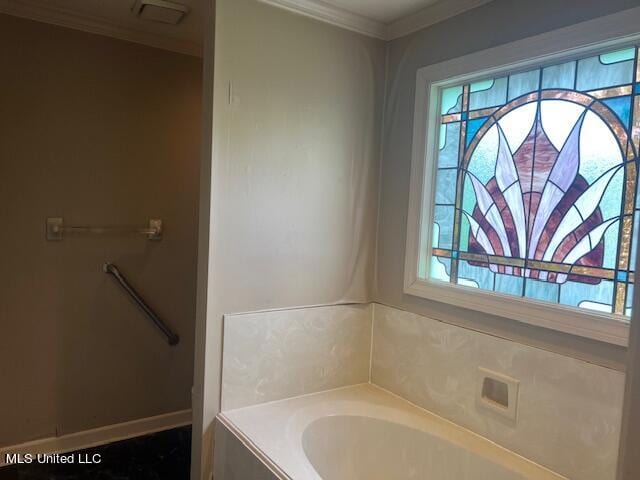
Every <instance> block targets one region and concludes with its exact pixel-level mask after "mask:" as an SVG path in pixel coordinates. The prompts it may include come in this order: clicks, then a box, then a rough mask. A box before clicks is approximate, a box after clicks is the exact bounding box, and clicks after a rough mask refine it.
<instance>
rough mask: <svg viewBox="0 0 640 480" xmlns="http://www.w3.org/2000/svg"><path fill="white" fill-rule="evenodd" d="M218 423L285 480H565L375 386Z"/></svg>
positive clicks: (253, 409)
mask: <svg viewBox="0 0 640 480" xmlns="http://www.w3.org/2000/svg"><path fill="white" fill-rule="evenodd" d="M218 418H219V421H220V422H221V423H222V425H224V426H225V427H227V428H228V429H229V430H230V431H231V432H233V433H234V434H235V435H236V436H237V437H238V438H239V439H241V440H242V441H243V443H244V445H245V446H246V447H247V448H248V449H249V450H252V451H253V453H254V454H256V455H257V456H258V458H260V459H261V460H262V461H263V462H264V463H265V464H266V465H267V466H268V467H269V469H270V470H271V471H272V472H273V473H274V477H275V478H280V479H286V480H289V479H291V480H320V479H321V478H324V480H347V479H353V478H368V479H371V480H377V479H382V478H385V479H386V478H391V477H388V474H389V472H395V474H394V476H393V478H394V479H396V480H404V479H413V478H415V479H422V478H425V474H433V475H435V476H434V478H438V479H439V480H462V479H468V480H472V479H473V480H475V479H478V480H480V479H483V480H484V479H488V478H491V479H492V480H525V479H531V480H563V479H565V480H566V477H562V476H560V475H558V474H555V473H553V472H552V471H550V470H548V469H546V468H544V467H542V466H540V465H537V464H535V463H533V462H531V461H529V460H527V459H525V458H523V457H521V456H519V455H517V454H514V453H512V452H510V451H508V450H506V449H504V448H502V447H500V446H498V445H496V444H495V443H492V442H490V441H489V440H487V439H485V438H483V437H481V436H479V435H477V434H474V433H473V432H470V431H469V430H466V429H464V428H462V427H460V426H457V425H455V424H453V423H452V422H449V421H447V420H445V419H443V418H441V417H439V416H437V415H434V414H432V413H430V412H427V411H425V410H423V409H421V408H419V407H417V406H415V405H412V404H410V403H409V402H407V401H406V400H403V399H401V398H400V397H398V396H396V395H394V394H392V393H390V392H387V391H385V390H384V389H381V388H379V387H376V386H375V385H371V384H362V385H356V386H352V387H344V388H339V389H335V390H330V391H326V392H321V393H315V394H309V395H303V396H300V397H296V398H291V399H286V400H280V401H274V402H270V403H264V404H260V405H254V406H250V407H245V408H241V409H237V410H231V411H226V412H223V413H220V414H219V416H218ZM340 451H342V452H343V453H347V455H340V454H339V452H340ZM358 452H360V453H358ZM372 457H376V458H372ZM367 459H368V460H367ZM408 460H409V461H408ZM351 461H353V464H350V462H351ZM312 462H313V465H312ZM314 466H315V468H314ZM316 468H317V470H318V471H319V472H320V473H321V474H322V475H323V477H321V476H320V475H319V474H318V471H316ZM384 469H391V470H389V472H386V473H385V471H384ZM222 480H224V479H222Z"/></svg>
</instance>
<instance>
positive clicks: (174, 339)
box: [103, 262, 180, 346]
mask: <svg viewBox="0 0 640 480" xmlns="http://www.w3.org/2000/svg"><path fill="white" fill-rule="evenodd" d="M103 270H104V271H105V273H108V274H109V275H113V277H114V278H115V279H116V280H117V281H118V283H119V284H120V286H121V287H122V288H123V289H124V291H126V292H127V293H128V294H129V296H130V297H131V298H132V299H133V300H134V301H135V302H136V303H137V304H138V306H139V307H140V308H141V309H142V311H143V312H144V313H146V314H147V317H149V318H150V319H151V321H152V322H153V323H154V324H155V326H156V327H158V328H159V329H160V330H161V331H162V333H164V334H165V336H166V337H167V341H168V342H169V345H172V346H173V345H177V344H178V342H179V341H180V337H179V336H178V335H177V334H175V333H173V331H172V330H171V329H170V328H169V327H168V326H167V325H166V324H165V323H164V322H163V321H162V320H161V319H160V318H159V317H158V316H157V315H156V314H155V312H154V311H153V310H151V307H149V305H147V303H146V302H145V301H144V300H143V299H142V297H141V296H140V295H138V292H136V291H135V290H134V288H133V287H132V286H131V285H130V284H129V282H127V279H126V278H124V276H123V275H122V274H121V273H120V270H118V267H116V266H115V265H114V264H113V263H109V262H107V263H105V264H104V267H103Z"/></svg>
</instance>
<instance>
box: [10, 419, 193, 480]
mask: <svg viewBox="0 0 640 480" xmlns="http://www.w3.org/2000/svg"><path fill="white" fill-rule="evenodd" d="M95 454H98V455H100V459H101V461H100V463H96V464H79V463H78V461H79V460H85V461H86V460H90V459H92V458H94V455H95ZM67 455H69V454H67ZM190 455H191V427H183V428H175V429H173V430H167V431H165V432H159V433H154V434H151V435H147V436H144V437H138V438H132V439H129V440H123V441H121V442H114V443H110V444H108V445H104V446H101V447H96V448H90V449H87V450H82V451H78V452H73V457H72V458H73V459H74V462H75V463H74V464H69V465H61V464H37V463H36V462H35V460H34V462H33V463H31V464H29V465H25V464H23V465H12V466H8V467H4V468H0V480H188V479H189V464H190ZM95 458H96V459H97V457H95Z"/></svg>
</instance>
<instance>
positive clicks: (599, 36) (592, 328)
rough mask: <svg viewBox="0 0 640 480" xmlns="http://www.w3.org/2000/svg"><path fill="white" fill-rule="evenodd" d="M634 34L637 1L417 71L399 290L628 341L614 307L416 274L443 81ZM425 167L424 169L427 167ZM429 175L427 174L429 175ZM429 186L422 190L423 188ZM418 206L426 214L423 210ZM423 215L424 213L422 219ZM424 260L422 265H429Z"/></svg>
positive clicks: (585, 50)
mask: <svg viewBox="0 0 640 480" xmlns="http://www.w3.org/2000/svg"><path fill="white" fill-rule="evenodd" d="M639 40H640V7H638V8H633V9H629V10H625V11H623V12H620V13H616V14H613V15H608V16H606V17H601V18H598V19H595V20H591V21H588V22H584V23H580V24H576V25H573V26H570V27H567V28H562V29H559V30H554V31H552V32H548V33H545V34H542V35H538V36H535V37H530V38H526V39H524V40H520V41H516V42H513V43H510V44H506V45H502V46H499V47H496V48H491V49H488V50H483V51H481V52H477V53H473V54H471V55H466V56H464V57H460V58H456V59H453V60H450V61H446V62H443V63H438V64H435V65H429V66H426V67H423V68H420V69H419V70H418V71H417V76H416V77H417V79H416V95H415V112H414V127H413V147H412V148H413V150H412V163H411V185H410V195H409V213H408V219H407V244H406V255H405V274H404V292H405V293H407V294H409V295H414V296H418V297H423V298H427V299H431V300H436V301H438V302H444V303H448V304H452V305H457V306H460V307H465V308H468V309H471V310H477V311H481V312H486V313H491V314H494V315H498V316H501V317H506V318H510V319H513V320H516V321H519V322H524V323H528V324H532V325H536V326H540V327H546V328H550V329H553V330H557V331H561V332H565V333H569V334H573V335H577V336H581V337H587V338H590V339H595V340H599V341H603V342H607V343H611V344H615V345H622V346H626V345H627V344H628V338H629V321H628V319H626V318H625V317H621V316H620V315H614V314H608V313H603V312H596V311H590V310H585V309H579V308H577V307H570V306H566V305H559V304H553V303H549V302H543V301H538V300H533V299H528V298H522V297H515V296H510V295H506V294H500V293H495V292H490V291H486V290H479V289H474V288H469V287H465V286H461V285H454V284H451V283H446V282H442V281H431V280H424V279H420V278H419V277H418V264H419V260H420V258H421V256H422V255H426V259H425V260H426V261H427V262H429V261H430V259H431V241H430V240H427V241H426V242H425V243H426V246H427V247H426V248H425V249H423V251H421V248H420V244H421V240H420V239H421V236H420V232H422V235H424V236H425V237H424V238H426V239H430V238H431V229H432V223H433V222H432V220H431V219H432V215H433V200H434V193H435V177H436V175H435V169H436V159H437V152H438V138H437V132H438V131H439V130H440V128H439V127H440V124H439V118H440V115H439V113H440V105H439V101H440V95H439V92H440V90H441V89H442V88H446V87H448V86H452V85H460V84H461V83H469V82H471V81H473V80H476V79H481V78H486V77H496V76H499V75H500V74H504V73H510V72H513V71H518V70H523V69H524V70H526V68H527V67H529V68H536V67H538V66H544V65H546V64H554V63H559V62H563V61H570V60H572V59H575V58H580V57H584V56H588V55H589V54H594V55H595V54H597V53H599V52H601V51H604V50H609V49H611V48H615V47H617V46H621V47H622V46H623V45H624V44H630V43H633V42H636V43H638V41H639ZM429 172H430V175H426V173H429ZM427 177H428V179H427ZM427 193H428V194H427ZM423 212H427V213H428V215H424V216H423ZM423 218H428V219H429V220H428V221H426V222H424V224H423V222H422V219H423ZM428 271H429V268H427V272H428Z"/></svg>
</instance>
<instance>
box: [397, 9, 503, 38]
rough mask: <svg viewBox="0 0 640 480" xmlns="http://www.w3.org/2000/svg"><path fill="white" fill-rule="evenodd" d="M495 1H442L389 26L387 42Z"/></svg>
mask: <svg viewBox="0 0 640 480" xmlns="http://www.w3.org/2000/svg"><path fill="white" fill-rule="evenodd" d="M492 1H493V0H440V1H439V2H436V3H434V4H432V5H429V6H428V7H426V8H424V9H422V10H420V11H419V12H417V13H415V14H413V15H409V16H408V17H404V18H401V19H399V20H396V21H395V22H393V23H391V24H389V25H388V26H387V31H386V40H394V39H396V38H400V37H404V36H405V35H409V34H410V33H413V32H417V31H418V30H422V29H423V28H426V27H429V26H431V25H435V24H436V23H440V22H442V21H444V20H446V19H448V18H451V17H455V16H456V15H460V14H461V13H464V12H466V11H467V10H471V9H473V8H476V7H479V6H481V5H485V4H487V3H489V2H492Z"/></svg>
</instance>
